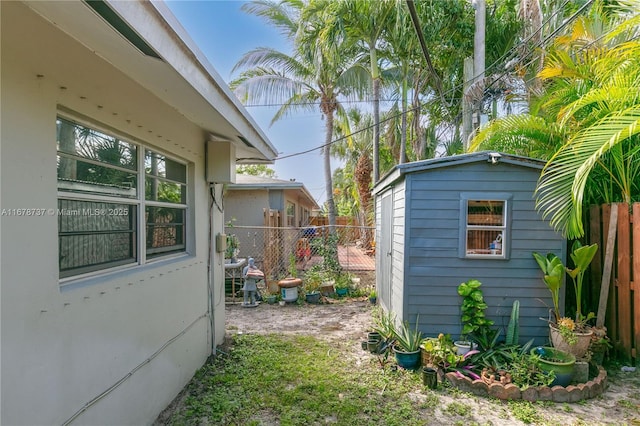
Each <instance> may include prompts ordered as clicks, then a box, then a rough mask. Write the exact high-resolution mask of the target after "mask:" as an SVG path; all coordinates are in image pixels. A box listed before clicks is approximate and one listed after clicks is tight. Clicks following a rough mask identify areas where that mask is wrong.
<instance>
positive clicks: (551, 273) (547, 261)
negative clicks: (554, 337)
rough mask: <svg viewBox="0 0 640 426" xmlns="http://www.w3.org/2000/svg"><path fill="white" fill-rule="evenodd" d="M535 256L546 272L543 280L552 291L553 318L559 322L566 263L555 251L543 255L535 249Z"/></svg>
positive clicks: (543, 271)
mask: <svg viewBox="0 0 640 426" xmlns="http://www.w3.org/2000/svg"><path fill="white" fill-rule="evenodd" d="M533 257H534V258H535V259H536V262H537V263H538V266H539V267H540V269H541V270H542V273H543V274H544V276H543V277H542V280H543V281H544V283H545V285H546V286H547V288H548V289H549V291H550V292H551V300H552V301H553V314H554V318H553V319H554V321H556V322H557V321H558V320H559V319H560V304H559V303H560V289H561V288H562V279H563V278H564V274H565V269H564V265H563V264H562V260H560V258H559V257H558V256H556V255H555V254H553V253H547V255H546V256H542V255H541V254H539V253H536V252H535V251H534V252H533Z"/></svg>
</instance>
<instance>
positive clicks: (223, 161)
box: [205, 140, 236, 183]
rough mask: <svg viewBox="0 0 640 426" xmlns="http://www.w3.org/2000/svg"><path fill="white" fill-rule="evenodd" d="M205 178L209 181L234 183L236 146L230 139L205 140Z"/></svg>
mask: <svg viewBox="0 0 640 426" xmlns="http://www.w3.org/2000/svg"><path fill="white" fill-rule="evenodd" d="M205 169H206V178H207V182H209V183H236V147H235V145H233V143H232V142H231V141H226V140H225V141H213V140H209V141H207V146H206V164H205Z"/></svg>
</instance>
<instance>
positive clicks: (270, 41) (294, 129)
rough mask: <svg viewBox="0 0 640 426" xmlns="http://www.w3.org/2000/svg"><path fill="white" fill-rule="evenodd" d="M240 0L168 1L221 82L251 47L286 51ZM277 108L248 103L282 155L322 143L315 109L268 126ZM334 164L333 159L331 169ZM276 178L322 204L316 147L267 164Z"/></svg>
mask: <svg viewBox="0 0 640 426" xmlns="http://www.w3.org/2000/svg"><path fill="white" fill-rule="evenodd" d="M243 3H244V2H243V1H232V0H201V1H193V0H168V1H166V4H167V5H168V6H169V8H170V9H171V11H172V12H173V14H174V15H175V16H176V18H177V19H178V20H179V21H180V23H181V24H182V26H183V27H184V29H185V30H186V31H187V33H188V34H189V36H190V37H191V38H192V39H193V41H194V42H195V43H196V44H197V45H198V47H199V49H200V50H201V51H202V52H203V53H204V54H205V56H206V57H207V59H208V60H209V62H210V63H211V64H212V65H213V67H214V68H215V69H216V71H218V73H219V74H220V75H221V76H222V78H224V80H225V81H226V82H229V81H231V80H232V79H233V78H235V77H237V75H238V74H237V73H235V74H233V75H232V74H231V70H232V68H233V66H234V65H235V64H236V62H237V61H238V60H239V59H240V58H241V57H242V55H243V54H244V53H246V52H248V51H250V50H252V49H254V48H256V47H272V48H276V49H278V50H280V51H282V52H287V53H288V52H289V48H288V44H287V42H286V40H285V39H284V37H283V36H281V35H280V33H278V31H277V30H275V29H272V28H270V27H269V26H268V25H267V23H266V22H264V21H262V20H261V19H259V18H257V17H255V16H253V15H249V14H247V13H245V12H243V11H241V10H240V7H241V6H242V4H243ZM276 110H277V108H274V107H247V111H249V113H250V114H251V115H252V116H253V118H254V119H255V121H256V122H257V123H258V125H259V126H260V127H261V128H262V130H263V131H264V132H265V134H266V135H267V137H268V138H269V140H270V141H271V143H273V145H274V146H275V147H276V148H277V150H278V151H279V152H280V153H281V155H289V154H292V153H295V152H300V151H304V150H307V149H310V148H314V147H317V146H320V145H322V144H323V143H324V121H322V119H321V114H320V111H319V110H318V112H317V113H313V114H311V113H304V114H298V115H295V116H291V117H285V118H283V119H281V120H279V121H277V122H276V123H274V124H273V125H272V126H270V122H271V119H272V118H273V115H274V114H275V112H276ZM337 165H338V163H337V162H335V161H334V162H333V169H335V167H336V166H337ZM272 167H273V168H274V169H275V170H276V172H277V174H278V179H285V180H288V179H296V181H298V182H302V183H304V185H305V186H306V187H307V189H308V190H309V192H311V194H312V195H313V197H314V198H315V199H316V201H318V203H319V204H322V203H323V202H324V201H325V200H326V194H325V190H324V174H323V170H322V157H321V154H320V151H319V150H317V151H314V152H311V153H309V154H304V155H300V156H295V157H292V158H289V159H284V160H279V161H276V163H275V164H274V165H273V166H272Z"/></svg>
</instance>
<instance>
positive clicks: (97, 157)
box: [0, 0, 276, 425]
mask: <svg viewBox="0 0 640 426" xmlns="http://www.w3.org/2000/svg"><path fill="white" fill-rule="evenodd" d="M0 11H1V31H2V33H1V42H2V46H1V52H2V70H1V78H2V99H1V102H2V104H1V111H2V116H1V121H2V138H1V140H2V157H1V159H0V161H1V162H0V182H1V185H2V197H1V205H0V210H1V211H2V217H1V222H0V224H1V234H2V239H1V241H2V246H1V251H2V263H1V270H0V277H1V280H2V282H1V284H2V288H1V292H2V306H1V309H2V313H1V321H2V335H1V339H2V341H1V362H2V389H1V391H2V393H1V396H2V407H1V418H0V423H2V424H6V425H21V424H22V425H53V424H101V425H116V424H117V425H127V424H129V425H140V424H150V423H151V422H153V420H154V419H155V417H156V416H157V415H158V413H159V412H160V411H161V410H162V409H164V408H165V407H166V406H167V405H168V404H169V403H170V402H171V400H172V399H173V398H174V397H175V396H176V394H177V393H178V392H179V391H180V390H181V389H182V388H183V387H184V385H185V384H186V383H187V382H188V381H189V380H190V378H191V377H192V375H193V374H194V372H195V371H196V370H197V369H198V368H199V367H200V366H202V365H203V363H204V362H205V361H206V359H207V357H208V356H209V355H211V353H212V352H215V346H216V345H217V344H220V343H221V342H222V341H223V337H224V331H225V330H224V322H225V321H224V300H223V299H222V298H221V297H218V295H219V294H221V293H222V288H223V285H224V284H223V283H224V269H223V268H224V267H223V262H224V258H223V253H221V252H219V251H220V248H219V247H215V246H214V245H212V243H211V241H212V240H214V239H215V238H212V237H215V235H217V234H220V233H222V232H223V226H224V218H223V212H222V210H221V209H218V208H217V207H215V206H216V205H220V203H219V200H221V199H222V186H223V183H226V182H232V181H233V179H234V173H235V163H236V159H237V158H252V159H254V160H253V161H263V162H271V161H272V160H273V159H274V158H275V156H276V150H275V149H274V147H273V146H272V145H271V144H270V142H269V141H268V140H267V138H266V137H265V136H264V135H263V133H262V132H261V131H260V129H259V128H258V127H257V125H256V124H255V123H254V122H253V121H252V120H251V119H250V118H249V116H248V114H247V113H246V111H245V110H244V108H243V107H242V106H241V105H240V103H239V102H238V101H237V100H236V99H235V97H234V96H233V94H232V93H231V91H230V90H229V88H228V87H227V86H226V85H225V84H224V83H223V82H222V79H221V78H220V77H219V76H218V74H217V73H216V72H215V71H214V70H213V68H212V67H211V65H210V64H209V63H208V62H207V61H206V60H205V59H204V57H203V55H202V53H200V52H199V51H198V50H197V48H195V46H194V45H193V42H191V41H190V40H189V39H188V37H187V36H186V34H185V33H184V30H183V29H182V27H181V26H180V25H179V24H178V22H177V20H176V19H175V18H174V17H173V15H172V14H171V13H170V12H169V10H168V8H167V7H166V6H165V5H164V4H163V3H161V2H153V3H152V2H141V1H135V2H132V1H106V0H105V1H92V2H84V1H82V2H81V1H75V2H67V1H64V2H62V1H61V2H58V1H44V2H43V1H25V2H18V1H13V2H7V1H3V2H0ZM205 176H206V177H205Z"/></svg>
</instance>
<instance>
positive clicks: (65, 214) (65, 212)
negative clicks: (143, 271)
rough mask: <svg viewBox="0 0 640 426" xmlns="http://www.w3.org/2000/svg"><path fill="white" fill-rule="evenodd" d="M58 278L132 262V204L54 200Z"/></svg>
mask: <svg viewBox="0 0 640 426" xmlns="http://www.w3.org/2000/svg"><path fill="white" fill-rule="evenodd" d="M58 236H59V256H58V259H59V267H60V277H69V276H72V275H77V274H82V273H87V272H91V271H96V270H100V269H105V268H110V267H114V266H119V265H124V264H128V263H135V262H136V260H137V256H136V207H135V206H133V205H128V204H119V203H106V202H94V201H80V200H66V199H59V200H58Z"/></svg>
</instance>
